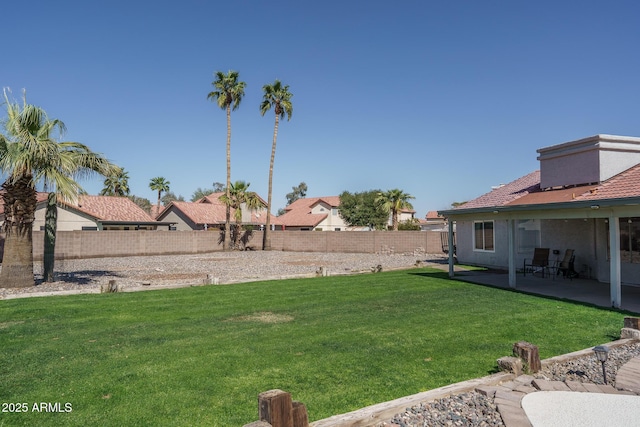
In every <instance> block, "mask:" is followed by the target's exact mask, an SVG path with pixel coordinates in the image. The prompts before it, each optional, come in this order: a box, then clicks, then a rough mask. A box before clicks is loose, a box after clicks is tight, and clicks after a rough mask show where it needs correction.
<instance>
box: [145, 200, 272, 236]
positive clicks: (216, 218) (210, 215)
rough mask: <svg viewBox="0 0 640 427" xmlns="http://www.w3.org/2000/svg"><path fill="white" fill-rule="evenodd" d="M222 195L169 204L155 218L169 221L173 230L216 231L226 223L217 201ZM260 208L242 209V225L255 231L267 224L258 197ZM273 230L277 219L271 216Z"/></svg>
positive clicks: (264, 210) (264, 209) (223, 207)
mask: <svg viewBox="0 0 640 427" xmlns="http://www.w3.org/2000/svg"><path fill="white" fill-rule="evenodd" d="M222 195H224V193H211V194H209V195H208V196H205V197H203V198H201V199H199V200H197V201H195V202H179V201H174V202H171V203H169V204H168V205H167V206H166V207H165V208H164V209H163V210H162V211H161V212H160V213H159V214H158V216H157V218H156V219H157V220H158V221H170V222H172V223H174V224H175V225H174V229H175V230H178V231H191V230H209V229H212V230H218V229H219V228H220V227H221V226H224V224H225V221H226V206H225V205H224V203H222V202H221V201H220V200H219V199H220V196H222ZM258 198H259V199H260V204H261V207H259V208H258V209H247V208H246V206H245V205H243V207H242V225H245V226H247V225H249V226H253V227H254V228H256V229H259V228H263V227H264V226H265V224H266V223H267V208H266V206H267V203H266V202H265V201H264V199H262V198H261V197H260V196H258ZM234 213H235V210H234V209H231V222H232V223H235V219H234ZM271 225H272V227H273V228H276V229H277V228H280V222H279V220H278V217H276V216H275V215H271Z"/></svg>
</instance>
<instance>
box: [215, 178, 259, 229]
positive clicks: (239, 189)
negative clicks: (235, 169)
mask: <svg viewBox="0 0 640 427" xmlns="http://www.w3.org/2000/svg"><path fill="white" fill-rule="evenodd" d="M250 185H251V183H249V182H245V181H236V182H235V183H233V184H231V188H230V189H229V197H228V198H227V195H226V194H223V195H222V196H220V201H222V203H224V204H225V205H226V206H228V207H229V208H231V209H234V213H233V216H234V219H235V221H236V225H240V224H241V223H242V207H243V205H244V206H245V207H246V208H247V209H249V210H254V209H258V208H259V207H260V206H262V202H261V201H260V197H258V194H256V193H255V192H253V191H249V186H250Z"/></svg>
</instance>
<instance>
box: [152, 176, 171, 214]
mask: <svg viewBox="0 0 640 427" xmlns="http://www.w3.org/2000/svg"><path fill="white" fill-rule="evenodd" d="M169 184H171V183H170V182H169V181H167V180H166V179H164V177H161V176H157V177H155V178H151V182H149V188H150V189H152V190H154V191H157V192H158V212H160V196H161V195H162V193H163V192H165V193H166V192H167V191H169Z"/></svg>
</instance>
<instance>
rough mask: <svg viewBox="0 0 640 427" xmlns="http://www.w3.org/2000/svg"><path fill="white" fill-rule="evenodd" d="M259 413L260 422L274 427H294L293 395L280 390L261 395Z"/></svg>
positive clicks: (259, 396)
mask: <svg viewBox="0 0 640 427" xmlns="http://www.w3.org/2000/svg"><path fill="white" fill-rule="evenodd" d="M258 412H259V414H258V415H259V418H260V421H266V422H268V423H270V424H271V425H272V426H273V427H294V426H293V402H292V401H291V393H287V392H286V391H282V390H278V389H275V390H269V391H265V392H263V393H260V394H259V395H258Z"/></svg>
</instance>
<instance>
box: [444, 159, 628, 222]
mask: <svg viewBox="0 0 640 427" xmlns="http://www.w3.org/2000/svg"><path fill="white" fill-rule="evenodd" d="M627 197H640V164H638V165H635V166H633V167H631V168H629V169H627V170H626V171H624V172H622V173H619V174H618V175H615V176H613V177H611V178H609V179H607V180H606V181H604V182H602V183H601V184H598V185H581V186H575V187H569V188H559V189H552V190H546V191H543V190H542V189H541V188H540V172H539V171H536V172H532V173H530V174H528V175H525V176H523V177H522V178H519V179H517V180H515V181H513V182H511V183H509V184H506V185H504V186H501V187H499V188H496V189H494V190H493V191H491V192H489V193H487V194H484V195H482V196H480V197H478V198H477V199H474V200H471V201H469V202H467V203H465V204H464V205H461V206H459V207H458V208H456V209H455V210H460V211H464V210H466V209H475V208H490V207H498V206H523V205H543V204H552V203H565V202H573V201H592V200H593V201H597V200H608V199H623V198H627Z"/></svg>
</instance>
